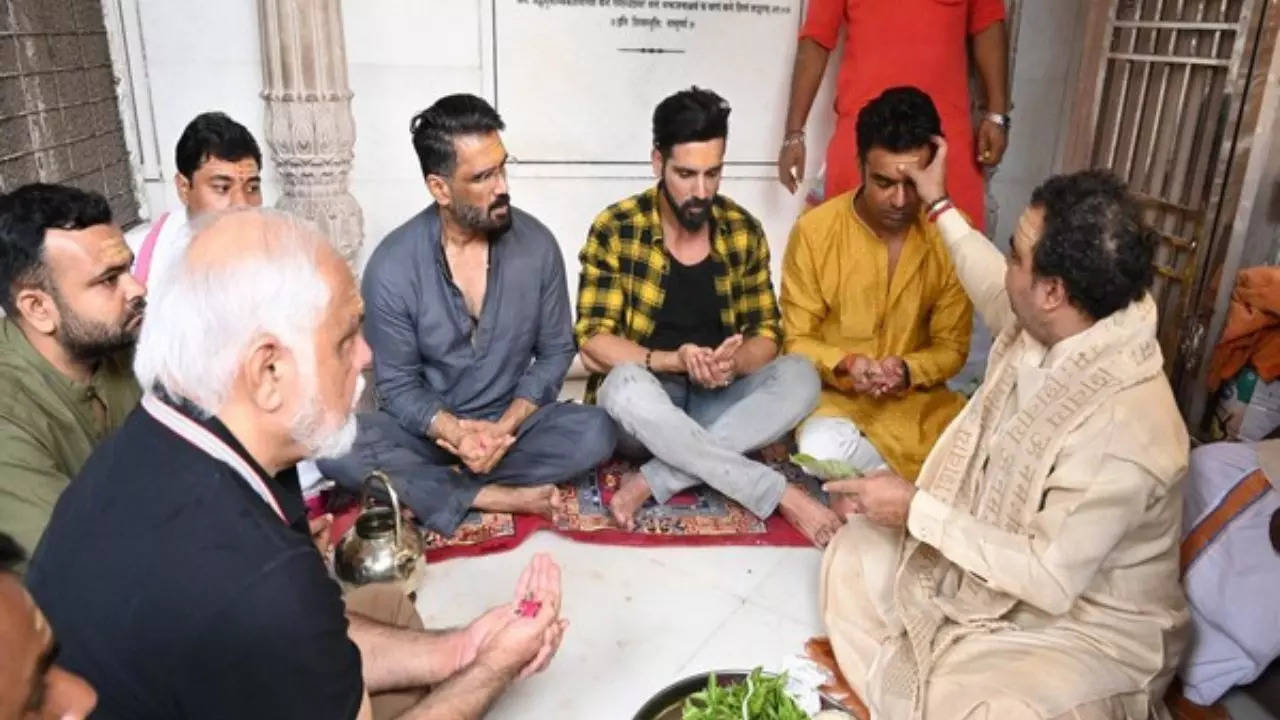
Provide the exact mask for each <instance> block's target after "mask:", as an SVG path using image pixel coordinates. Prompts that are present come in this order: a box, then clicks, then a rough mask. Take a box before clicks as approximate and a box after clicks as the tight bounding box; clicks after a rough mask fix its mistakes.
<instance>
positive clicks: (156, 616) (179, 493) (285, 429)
mask: <svg viewBox="0 0 1280 720" xmlns="http://www.w3.org/2000/svg"><path fill="white" fill-rule="evenodd" d="M204 222H205V223H206V224H204V225H203V228H201V227H198V228H197V231H196V234H195V237H194V238H193V240H192V243H191V246H190V247H189V248H188V249H187V251H186V254H185V255H184V257H183V259H182V262H181V263H180V264H178V265H177V266H175V267H174V268H173V273H174V274H173V276H172V280H171V281H170V282H166V283H165V284H164V285H163V286H162V287H160V288H159V289H158V297H159V298H160V299H161V302H160V303H158V310H157V311H156V312H154V313H153V314H151V315H149V317H148V320H147V324H146V326H145V328H144V330H143V337H142V339H141V341H140V343H139V346H138V351H137V357H136V361H135V369H136V371H137V374H138V377H139V380H140V382H141V383H142V385H143V387H146V388H150V389H151V392H149V393H148V394H147V396H146V397H144V399H143V401H142V405H141V406H140V407H139V408H138V409H137V410H135V411H134V412H133V414H131V415H130V416H129V418H128V419H127V420H126V422H125V424H124V425H123V426H122V428H121V429H120V431H119V432H117V433H116V434H115V435H114V436H112V437H111V438H109V439H108V440H107V441H106V442H105V443H104V444H103V445H101V446H100V447H99V449H98V451H97V452H95V453H94V455H93V456H92V457H91V458H90V459H89V462H88V463H87V464H86V466H85V468H84V470H83V471H82V472H81V473H80V475H79V476H78V477H77V478H76V480H75V482H73V483H72V484H71V487H70V488H69V489H68V491H67V492H66V493H64V494H63V496H62V498H61V500H60V501H59V503H58V505H57V506H56V507H55V509H54V513H53V518H52V521H51V523H50V525H49V528H48V530H47V531H46V533H45V536H44V539H43V540H42V541H41V543H40V546H39V548H38V549H37V551H36V554H35V557H34V558H33V559H32V569H31V572H30V575H29V583H30V587H31V591H32V594H33V595H34V596H35V597H36V599H37V600H38V601H39V602H40V604H41V606H42V607H43V608H44V610H45V612H46V614H47V615H48V616H49V618H50V621H51V622H52V623H53V625H54V626H55V627H57V628H58V636H59V641H60V643H61V646H62V654H61V658H62V662H63V663H64V665H65V666H66V667H67V668H68V669H69V670H71V671H73V672H77V673H79V674H80V675H82V676H83V677H84V678H85V679H86V680H88V681H89V682H91V683H92V684H93V686H94V687H95V688H96V689H97V691H98V694H99V698H100V700H99V706H98V709H97V712H96V713H95V715H94V717H95V718H105V719H107V720H112V719H114V718H130V719H131V720H139V719H140V720H148V719H152V718H154V719H155V720H160V719H161V718H164V719H166V720H168V719H171V718H210V719H211V720H212V719H213V718H220V719H222V718H273V719H285V720H287V719H290V718H298V719H299V720H302V719H304V718H305V719H306V720H313V719H316V718H334V719H335V720H337V719H339V718H340V719H341V720H349V719H350V718H355V717H359V718H368V717H377V718H379V719H380V718H382V717H390V716H391V714H390V713H389V712H383V713H380V712H379V704H378V699H379V697H380V696H382V695H384V694H386V693H388V692H394V691H404V690H411V691H417V692H418V693H419V694H422V693H424V692H425V691H426V689H427V688H430V692H429V693H426V694H425V696H424V697H422V699H421V700H419V701H417V702H416V703H415V704H414V705H413V707H412V708H410V709H408V710H407V711H405V712H403V713H402V714H398V716H400V717H448V718H478V717H480V716H481V715H483V714H484V711H485V709H486V708H487V707H489V705H490V704H491V703H492V701H493V700H494V699H495V698H496V697H497V696H498V695H499V694H500V693H501V692H502V691H503V690H504V689H505V688H506V687H508V686H509V685H510V683H511V682H512V681H513V680H515V679H516V677H517V676H520V675H527V674H529V673H533V672H536V671H538V670H541V669H542V668H543V667H545V665H546V663H547V662H549V660H550V658H551V656H552V654H553V653H554V651H555V649H556V648H557V646H558V644H559V641H560V638H561V635H562V633H563V630H564V627H565V624H564V621H563V620H560V619H559V617H558V615H559V606H560V579H559V570H558V568H556V566H555V564H554V563H553V562H551V560H550V559H549V558H547V557H545V556H539V557H537V558H535V560H534V561H533V563H532V564H531V565H530V567H529V568H528V569H527V570H526V571H525V574H524V576H523V577H522V578H521V580H520V582H519V584H518V587H517V594H516V598H515V599H514V600H513V602H512V603H510V604H507V605H504V606H500V607H498V608H494V609H493V610H490V611H489V612H487V613H485V614H484V615H482V616H481V617H480V618H479V619H477V620H476V621H475V622H473V623H472V624H471V625H470V626H468V627H466V628H463V629H460V630H453V631H444V632H434V633H429V632H422V631H419V630H411V629H404V628H401V627H394V626H390V625H387V624H385V623H382V622H379V621H378V620H377V619H375V618H371V617H368V616H366V615H363V614H361V613H360V612H359V611H358V610H357V609H356V608H355V604H354V603H349V604H347V605H346V606H345V607H344V603H343V598H342V597H341V596H340V593H339V588H338V586H337V584H336V583H335V582H333V581H332V580H331V579H330V577H329V575H328V573H327V569H326V567H325V565H324V561H323V559H322V557H321V555H320V553H318V552H317V551H316V546H315V545H313V543H312V538H311V536H310V534H309V532H308V531H309V527H308V523H307V520H306V514H305V510H304V507H303V503H302V497H301V494H300V492H299V488H298V478H297V473H296V472H295V471H294V470H293V467H294V465H295V464H296V463H297V462H298V461H299V460H301V459H303V458H305V457H316V456H330V455H334V454H339V453H342V452H344V451H345V450H346V449H347V448H349V447H350V444H351V441H352V439H353V437H354V434H355V432H354V431H355V423H354V418H353V416H352V409H353V406H354V404H355V398H356V397H358V395H359V391H360V387H359V386H360V384H361V380H360V372H361V370H362V369H363V368H364V367H366V366H367V365H368V363H369V355H370V353H369V348H368V346H367V345H366V344H365V342H364V340H363V338H362V336H361V330H360V324H361V319H362V316H363V307H362V305H361V302H360V295H359V293H358V291H357V289H356V285H355V282H354V279H353V278H352V275H351V272H350V270H348V269H347V266H346V264H345V263H344V262H343V261H342V259H341V258H340V257H339V256H338V255H337V253H336V252H334V250H333V249H332V248H331V247H330V246H329V244H328V242H327V240H325V238H323V237H322V236H320V235H319V234H317V233H316V232H315V231H314V230H313V229H310V228H308V227H305V226H304V225H302V224H301V223H300V222H298V221H296V220H294V219H292V218H290V217H289V216H288V215H285V214H283V213H279V212H275V211H268V210H258V209H241V210H233V211H229V212H227V213H224V214H221V215H217V216H213V217H211V218H208V219H207V220H206V221H204ZM522 600H523V601H526V602H525V605H526V606H530V607H532V606H536V609H535V610H531V611H530V612H527V613H526V614H520V613H518V612H517V610H518V609H519V607H520V601H522ZM370 696H373V701H372V703H371V702H370Z"/></svg>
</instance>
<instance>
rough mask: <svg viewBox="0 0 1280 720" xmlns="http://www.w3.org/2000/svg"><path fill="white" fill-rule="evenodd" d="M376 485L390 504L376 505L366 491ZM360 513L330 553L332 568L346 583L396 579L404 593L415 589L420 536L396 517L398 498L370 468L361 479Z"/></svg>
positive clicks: (386, 481)
mask: <svg viewBox="0 0 1280 720" xmlns="http://www.w3.org/2000/svg"><path fill="white" fill-rule="evenodd" d="M375 484H380V485H382V487H383V488H384V489H385V490H386V491H387V495H388V496H390V498H391V507H387V506H386V505H383V504H379V503H377V501H376V500H375V498H374V497H373V493H371V492H370V490H371V489H372V488H373V486H374V485H375ZM360 507H361V510H360V515H359V517H357V518H356V522H355V524H354V525H352V526H351V529H349V530H347V532H346V533H345V534H344V535H343V536H342V540H341V541H339V542H338V547H337V550H336V551H335V553H334V559H333V569H334V572H335V573H336V574H337V576H338V579H340V580H341V581H342V582H343V583H345V584H347V585H350V586H359V585H367V584H369V583H375V582H399V583H402V584H403V585H404V586H405V592H413V591H415V590H417V588H418V584H419V582H420V581H421V579H422V575H423V572H424V571H425V569H426V561H425V560H423V556H422V535H421V534H420V533H419V532H418V530H417V528H415V527H413V525H412V524H409V526H408V527H405V524H406V523H405V522H404V520H403V519H402V518H401V516H400V498H399V497H397V496H396V491H395V488H393V487H391V480H390V479H388V478H387V476H386V474H385V473H382V472H380V471H377V470H375V471H373V472H372V473H370V474H369V476H368V477H366V478H365V479H364V487H363V489H362V491H361V493H360Z"/></svg>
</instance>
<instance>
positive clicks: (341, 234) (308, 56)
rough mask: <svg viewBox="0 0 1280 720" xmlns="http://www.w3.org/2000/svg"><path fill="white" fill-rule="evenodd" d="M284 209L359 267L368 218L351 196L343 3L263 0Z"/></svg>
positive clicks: (267, 82)
mask: <svg viewBox="0 0 1280 720" xmlns="http://www.w3.org/2000/svg"><path fill="white" fill-rule="evenodd" d="M258 13H259V18H260V22H259V27H260V30H261V33H262V85H263V88H262V99H263V100H265V101H266V103H267V145H268V146H269V147H270V148H271V157H272V159H273V160H274V161H275V166H276V169H277V170H278V171H279V173H280V177H281V180H282V181H283V189H282V193H281V196H280V200H279V202H278V203H276V207H278V208H280V209H281V210H287V211H289V212H292V213H295V214H297V215H299V216H301V217H305V218H308V219H310V220H312V221H313V222H315V223H317V224H318V225H319V226H320V228H321V229H322V230H323V231H324V232H325V233H327V234H328V235H329V237H330V238H331V239H332V240H333V243H334V246H335V247H336V248H337V250H338V252H339V253H341V254H342V256H343V257H344V258H346V260H347V262H348V264H351V265H352V267H353V268H354V265H355V261H356V258H357V257H358V256H359V253H360V247H361V245H363V244H364V214H363V213H362V212H361V211H360V205H359V203H357V202H356V199H355V197H354V196H352V195H351V192H350V191H349V189H348V188H349V184H348V178H349V176H350V174H351V160H352V157H353V152H352V148H353V147H354V145H355V141H356V128H355V118H354V117H353V116H352V114H351V88H350V87H349V86H348V85H347V51H346V44H345V42H344V41H343V37H342V11H341V8H340V7H339V4H338V0H258Z"/></svg>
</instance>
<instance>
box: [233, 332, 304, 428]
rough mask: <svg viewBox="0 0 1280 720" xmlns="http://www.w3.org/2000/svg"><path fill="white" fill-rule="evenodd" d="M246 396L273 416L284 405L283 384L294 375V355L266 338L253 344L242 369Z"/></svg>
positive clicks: (275, 340) (274, 339) (276, 342)
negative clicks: (247, 391)
mask: <svg viewBox="0 0 1280 720" xmlns="http://www.w3.org/2000/svg"><path fill="white" fill-rule="evenodd" d="M241 369H242V370H243V372H244V381H245V385H246V386H247V388H248V390H249V396H250V397H252V398H253V402H254V404H256V405H257V406H258V407H259V408H260V409H261V410H262V411H264V412H276V411H277V410H279V409H280V408H281V407H283V406H284V403H285V390H284V387H285V382H286V381H287V380H288V377H289V374H290V373H293V372H294V371H295V368H294V363H293V355H292V353H289V352H288V351H287V350H285V348H284V346H283V345H281V344H280V341H279V340H278V339H276V338H275V337H273V336H270V335H267V336H263V337H262V338H260V339H259V340H258V341H256V342H255V343H254V344H253V345H252V346H251V347H250V348H249V352H248V353H247V354H246V355H245V359H244V363H243V365H242V367H241Z"/></svg>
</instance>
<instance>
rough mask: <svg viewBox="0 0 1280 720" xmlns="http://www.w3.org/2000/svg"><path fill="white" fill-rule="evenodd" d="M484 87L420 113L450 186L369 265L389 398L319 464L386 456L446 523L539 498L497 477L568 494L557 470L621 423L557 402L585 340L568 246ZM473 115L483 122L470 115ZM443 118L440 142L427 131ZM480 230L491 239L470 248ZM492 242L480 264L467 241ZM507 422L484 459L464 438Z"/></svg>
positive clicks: (357, 470)
mask: <svg viewBox="0 0 1280 720" xmlns="http://www.w3.org/2000/svg"><path fill="white" fill-rule="evenodd" d="M477 103H483V101H482V100H480V99H479V98H474V97H471V96H450V97H448V98H444V99H442V100H441V101H440V102H439V103H437V104H436V106H433V107H432V108H430V109H428V110H427V111H424V113H423V114H422V115H420V116H419V119H417V120H415V123H414V135H415V146H416V147H418V152H419V157H420V160H421V161H422V164H423V170H424V175H426V176H427V179H428V188H429V189H430V190H431V192H432V194H433V196H435V198H436V202H435V203H433V204H432V205H431V206H430V207H428V208H427V209H426V210H423V211H422V212H420V213H418V214H417V215H415V216H414V217H413V218H411V219H410V220H409V221H408V222H406V223H405V224H404V225H401V226H400V227H399V228H397V229H396V230H394V231H392V233H391V234H390V235H388V236H387V238H386V239H385V240H383V241H382V243H381V245H379V246H378V249H377V250H376V251H374V253H373V256H372V257H371V258H370V259H369V263H368V265H367V266H366V267H365V272H364V280H363V285H362V294H363V296H364V303H365V323H364V332H365V338H366V339H367V340H368V342H369V346H370V347H371V348H372V349H373V371H374V381H375V388H376V391H377V405H378V409H377V410H376V411H374V412H372V413H368V414H363V415H361V416H360V418H359V427H360V430H359V436H358V439H357V440H356V445H355V448H354V449H353V450H352V452H351V454H350V455H348V456H346V457H344V458H342V459H340V460H337V461H332V462H323V463H321V464H320V469H321V471H322V472H323V473H324V474H325V475H326V476H328V477H331V478H334V479H336V480H337V481H339V482H340V483H342V484H344V485H347V486H349V487H354V486H355V485H356V484H358V483H359V482H360V481H361V479H362V478H363V477H364V476H365V475H367V474H368V472H369V471H371V470H374V469H380V470H382V471H384V472H386V473H387V474H388V476H390V478H391V479H392V481H393V484H394V485H395V487H396V490H397V492H399V493H400V496H401V499H402V501H404V502H405V503H406V504H408V505H409V507H410V508H412V510H413V512H414V514H415V515H417V517H418V519H419V521H421V522H422V523H423V524H424V525H426V526H427V527H429V528H431V529H433V530H436V531H438V532H441V533H445V534H448V533H452V532H453V531H454V530H455V529H456V528H457V526H458V524H459V523H460V522H461V521H462V519H463V517H464V516H465V515H466V513H467V511H468V510H469V509H471V508H472V507H479V508H481V509H492V510H521V509H524V508H523V507H522V503H521V502H516V503H514V505H513V504H512V503H510V502H509V498H508V499H501V498H500V502H499V504H497V505H488V506H487V505H486V503H485V502H483V500H484V498H488V497H493V496H500V495H501V493H493V492H490V493H488V494H487V495H486V494H482V493H485V492H486V491H489V490H493V489H495V488H496V489H499V490H500V489H501V487H502V486H543V488H544V489H545V490H546V491H547V497H548V498H550V499H551V502H554V493H553V492H552V490H553V488H552V487H551V485H552V484H554V483H557V482H561V481H564V480H568V479H571V478H574V477H576V476H579V475H581V474H582V473H584V472H586V471H588V470H590V469H592V468H594V467H595V466H596V465H597V464H598V463H600V462H601V461H602V460H604V459H605V458H607V457H608V456H609V455H610V454H611V453H612V452H613V445H614V441H615V434H616V431H615V429H614V425H613V422H612V420H610V419H609V417H608V416H607V415H606V414H605V412H604V411H603V410H600V409H598V408H595V407H591V406H583V405H578V404H574V403H560V402H557V397H558V396H559V393H560V388H561V385H562V383H563V381H564V376H565V372H566V371H567V370H568V369H569V364H570V363H571V362H572V361H573V357H574V354H575V352H576V348H575V346H574V339H573V327H572V325H571V320H570V311H569V297H568V287H567V286H566V284H565V274H564V260H563V258H562V257H561V254H560V249H559V246H558V245H557V244H556V240H555V237H554V236H552V234H551V232H550V231H549V230H547V228H546V227H545V226H543V225H542V223H540V222H538V220H537V219H535V218H534V217H533V216H531V215H529V214H527V213H525V212H523V211H521V210H518V209H516V208H514V207H512V206H511V205H510V201H509V198H508V196H507V194H506V179H505V162H506V154H505V150H502V149H501V142H500V140H498V139H497V130H500V129H501V121H500V120H498V119H497V114H496V113H494V112H493V111H492V109H491V108H489V107H488V106H487V104H485V105H483V106H481V105H478V104H477ZM460 107H461V111H460V110H459V108H460ZM468 113H469V114H468ZM474 116H478V117H479V118H480V120H481V122H479V124H476V123H475V117H474ZM460 118H461V119H460ZM466 120H471V121H472V125H473V126H465V124H464V126H463V127H462V129H461V131H459V127H460V126H459V123H461V122H463V121H466ZM486 123H487V124H486ZM429 133H430V134H434V136H433V137H432V138H429V140H430V141H433V142H434V145H433V146H432V147H433V148H434V151H435V154H432V152H431V150H432V148H428V149H426V150H424V149H423V148H422V147H420V143H421V142H422V140H421V136H423V135H426V134H429ZM459 138H461V139H459ZM441 146H443V148H444V149H443V153H442V152H441ZM477 148H478V149H477ZM424 152H425V153H426V155H424ZM487 153H488V154H487ZM493 153H496V155H493ZM441 154H443V155H444V159H443V160H441V158H440V157H439V156H440V155H441ZM450 155H452V157H450ZM486 165H492V167H491V168H487V167H486ZM491 173H498V174H500V176H501V177H500V178H499V177H498V174H491ZM476 178H480V179H476ZM477 188H487V189H477ZM489 191H492V196H491V198H486V197H484V196H483V193H484V192H489ZM464 194H468V195H467V196H466V197H464ZM468 201H470V202H472V203H473V205H472V206H470V207H468V206H467V205H466V204H465V203H466V202H468ZM476 202H479V203H482V204H480V205H479V206H478V208H477V206H476V205H474V203H476ZM468 235H470V236H471V238H472V240H471V241H468V240H467V239H466V236H468ZM458 237H462V238H463V241H462V242H458V241H457V240H456V238H458ZM467 242H474V243H477V245H473V246H472V248H471V250H466V249H462V250H460V249H458V248H459V247H460V246H463V245H466V244H467ZM450 243H452V246H451V245H450ZM486 248H487V263H485V258H484V256H483V255H479V256H477V257H479V261H478V264H473V265H468V264H467V263H468V262H470V261H469V260H468V259H467V257H466V256H464V255H463V254H462V253H464V252H471V251H472V250H476V251H478V252H480V253H483V252H484V251H485V249H486ZM451 253H453V254H451ZM486 264H487V269H486V268H485V265H486ZM464 272H465V273H468V274H467V276H466V277H463V273H464ZM455 273H457V275H458V277H457V278H455ZM476 284H478V286H479V290H476V291H474V292H473V293H472V295H471V296H468V294H467V290H468V288H472V287H474V286H475V285H476ZM469 303H473V304H472V305H471V306H469ZM517 407H523V408H525V410H524V412H514V411H513V408H517ZM512 418H515V420H512ZM446 420H447V422H445V421H446ZM476 421H481V422H476ZM459 426H461V427H462V429H461V430H458V429H457V428H458V427H459ZM495 426H496V427H501V428H503V431H507V432H509V435H510V436H509V437H508V438H503V439H502V440H501V442H505V443H508V444H509V446H507V447H505V451H503V450H501V449H500V450H499V452H498V456H499V457H500V460H498V461H497V462H496V464H494V465H493V466H492V467H491V468H490V467H484V463H483V462H477V461H474V460H472V459H471V457H470V453H469V452H468V451H467V450H466V449H465V448H463V446H462V442H463V440H464V439H465V433H467V432H480V430H483V429H485V428H489V429H492V428H494V427H495ZM512 426H514V428H513V427H512ZM475 428H479V429H480V430H475ZM494 434H495V435H500V434H501V433H497V432H495V433H494ZM468 442H470V441H468ZM483 442H488V440H484V441H483ZM460 448H462V449H460ZM460 455H461V456H460ZM477 466H479V469H477ZM532 511H535V512H537V511H540V510H537V509H534V510H532Z"/></svg>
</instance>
